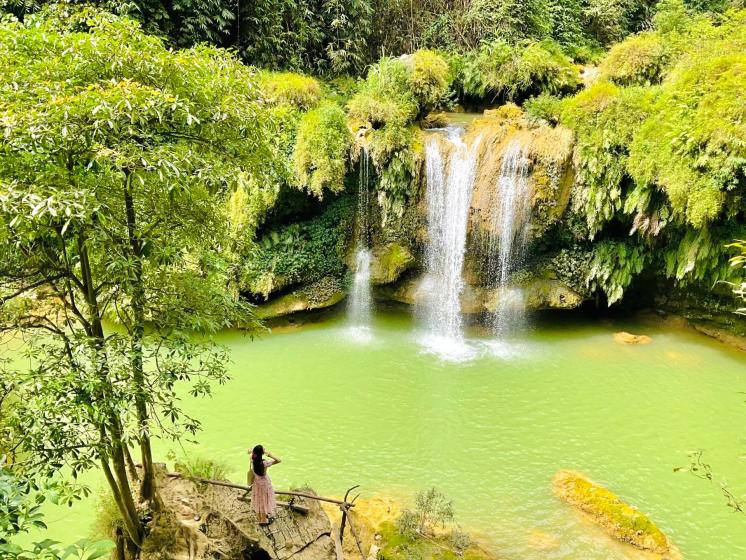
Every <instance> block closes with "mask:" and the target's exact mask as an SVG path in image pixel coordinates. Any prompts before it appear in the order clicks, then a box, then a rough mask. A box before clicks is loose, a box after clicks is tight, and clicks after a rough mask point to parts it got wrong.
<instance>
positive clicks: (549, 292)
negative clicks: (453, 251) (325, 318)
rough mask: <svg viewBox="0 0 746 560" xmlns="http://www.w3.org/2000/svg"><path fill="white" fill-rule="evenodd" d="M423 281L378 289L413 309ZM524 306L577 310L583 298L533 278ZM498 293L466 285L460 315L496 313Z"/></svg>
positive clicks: (561, 286)
mask: <svg viewBox="0 0 746 560" xmlns="http://www.w3.org/2000/svg"><path fill="white" fill-rule="evenodd" d="M420 283H421V278H420V277H410V278H407V279H405V280H402V281H401V282H397V283H395V284H391V285H387V286H383V287H381V288H379V290H378V293H379V294H380V295H381V296H383V297H385V298H387V299H390V300H392V301H397V302H399V303H406V304H408V305H414V304H415V303H417V299H418V298H417V295H418V289H419V286H420ZM520 288H521V289H522V290H523V295H524V302H525V305H526V309H527V310H528V311H540V310H546V309H574V308H576V307H579V306H580V305H581V304H582V303H583V301H584V298H583V296H581V295H580V294H578V293H577V292H576V291H575V290H573V289H572V288H570V287H569V286H567V285H566V284H564V283H563V282H562V281H560V280H556V279H546V278H534V279H531V280H529V281H528V282H525V283H523V285H522V286H520ZM499 297H500V295H499V292H498V291H497V290H489V289H485V288H481V287H479V286H474V285H470V284H467V285H466V286H464V291H463V293H462V294H461V312H462V313H466V314H467V315H474V314H480V313H484V312H488V311H494V310H495V309H496V308H497V304H498V298H499Z"/></svg>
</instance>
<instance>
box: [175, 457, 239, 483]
mask: <svg viewBox="0 0 746 560" xmlns="http://www.w3.org/2000/svg"><path fill="white" fill-rule="evenodd" d="M172 457H173V456H172ZM174 470H175V471H176V472H178V473H181V474H183V475H184V476H193V477H196V478H209V479H211V480H226V479H227V478H228V472H229V471H230V468H229V467H228V465H227V464H226V463H225V462H223V461H220V460H217V459H207V458H205V457H193V456H190V455H187V456H185V457H184V458H183V459H181V460H174Z"/></svg>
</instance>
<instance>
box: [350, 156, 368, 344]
mask: <svg viewBox="0 0 746 560" xmlns="http://www.w3.org/2000/svg"><path fill="white" fill-rule="evenodd" d="M369 182H370V156H369V154H368V150H366V149H365V148H363V150H362V153H361V155H360V177H359V187H358V202H357V204H358V212H357V232H358V234H357V244H356V249H355V277H354V279H353V282H352V292H351V293H350V299H349V302H348V306H347V320H348V323H349V327H350V329H349V330H350V333H351V334H352V335H353V336H354V337H355V338H357V339H360V340H363V341H367V340H369V339H370V336H371V335H370V322H371V316H372V307H373V296H372V293H371V287H370V261H371V252H370V249H369V247H368V232H369V227H368V225H369V224H368V211H369V203H370V189H369Z"/></svg>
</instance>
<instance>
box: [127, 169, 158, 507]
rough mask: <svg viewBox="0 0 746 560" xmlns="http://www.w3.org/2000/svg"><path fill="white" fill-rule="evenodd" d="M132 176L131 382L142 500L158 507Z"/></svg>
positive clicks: (129, 211)
mask: <svg viewBox="0 0 746 560" xmlns="http://www.w3.org/2000/svg"><path fill="white" fill-rule="evenodd" d="M131 187H132V176H131V175H130V174H129V173H128V174H126V176H125V183H124V205H125V210H126V213H127V235H128V237H129V247H130V251H131V253H132V258H133V267H134V281H133V289H132V308H133V318H134V320H133V325H132V332H131V333H130V334H131V337H132V338H131V340H132V342H131V349H132V380H133V383H134V385H135V408H136V410H137V421H138V423H139V431H140V433H139V435H138V439H139V441H140V454H141V456H142V481H141V484H140V497H141V498H142V499H143V500H148V501H151V502H153V503H155V500H154V498H155V473H154V470H153V452H152V450H151V446H150V431H149V427H148V408H147V402H146V400H145V374H144V370H143V349H142V343H143V336H144V333H145V286H144V285H143V267H142V242H141V240H140V238H139V237H138V235H137V231H136V227H137V224H136V218H135V204H134V201H133V199H132V190H131Z"/></svg>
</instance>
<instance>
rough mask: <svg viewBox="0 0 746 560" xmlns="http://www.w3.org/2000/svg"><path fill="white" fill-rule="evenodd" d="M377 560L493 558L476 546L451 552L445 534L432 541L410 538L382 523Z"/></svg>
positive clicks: (487, 559)
mask: <svg viewBox="0 0 746 560" xmlns="http://www.w3.org/2000/svg"><path fill="white" fill-rule="evenodd" d="M378 533H379V534H380V535H381V544H382V547H381V550H380V551H379V553H378V558H379V560H415V559H421V560H492V559H493V558H494V556H492V555H491V554H489V553H487V552H486V551H484V550H482V549H481V548H479V547H478V546H474V545H472V546H469V547H468V548H467V549H466V550H464V551H457V550H452V549H451V548H450V539H449V536H448V535H447V534H444V535H439V536H436V537H433V538H432V539H422V538H417V539H415V538H411V537H408V536H405V535H402V534H401V533H400V532H399V531H398V529H397V528H396V524H395V523H393V522H386V523H383V524H382V525H381V526H380V527H379V529H378Z"/></svg>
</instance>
